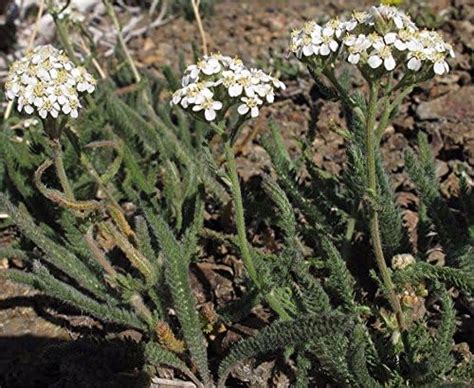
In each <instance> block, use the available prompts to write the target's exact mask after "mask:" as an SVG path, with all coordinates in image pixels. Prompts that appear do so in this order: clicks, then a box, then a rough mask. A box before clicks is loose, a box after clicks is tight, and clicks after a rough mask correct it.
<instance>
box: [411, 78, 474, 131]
mask: <svg viewBox="0 0 474 388" xmlns="http://www.w3.org/2000/svg"><path fill="white" fill-rule="evenodd" d="M473 106H474V86H473V85H470V86H464V87H462V88H461V89H459V90H457V91H455V92H451V93H448V94H446V95H444V96H442V97H439V98H436V99H434V100H430V101H426V102H422V103H421V104H420V105H419V106H418V108H417V109H416V114H417V116H418V118H419V119H420V120H449V121H454V122H465V123H468V122H469V121H470V122H473V121H474V111H473V109H472V107H473Z"/></svg>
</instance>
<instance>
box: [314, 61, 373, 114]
mask: <svg viewBox="0 0 474 388" xmlns="http://www.w3.org/2000/svg"><path fill="white" fill-rule="evenodd" d="M323 74H324V75H325V76H326V77H327V79H328V80H329V81H331V83H332V85H333V86H334V87H335V88H336V90H337V93H338V94H339V96H340V98H341V99H342V100H343V101H344V103H345V104H346V105H348V106H349V107H351V108H352V109H353V111H354V113H355V115H356V116H357V118H358V119H359V120H360V121H362V122H363V121H364V119H365V117H364V113H363V112H362V110H361V109H360V108H359V107H358V106H357V104H356V103H355V101H354V100H353V99H352V98H351V97H350V96H349V95H348V94H347V92H346V90H345V89H344V88H343V86H342V85H341V83H340V82H339V80H338V79H337V77H336V74H334V70H333V69H325V70H324V71H323Z"/></svg>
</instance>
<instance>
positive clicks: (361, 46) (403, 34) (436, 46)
mask: <svg viewBox="0 0 474 388" xmlns="http://www.w3.org/2000/svg"><path fill="white" fill-rule="evenodd" d="M290 51H291V52H292V53H294V54H295V55H296V57H298V58H299V59H301V60H302V61H303V62H306V63H308V64H309V65H310V66H319V67H322V68H324V67H325V66H326V65H327V64H329V63H330V64H331V66H332V65H333V64H334V63H335V62H336V61H337V60H338V59H343V60H346V61H347V62H349V63H350V64H352V65H356V66H357V67H359V68H360V69H361V70H362V71H363V72H364V73H365V74H372V73H374V70H375V73H374V76H383V75H384V74H387V73H391V72H393V71H394V70H396V69H400V70H402V71H404V72H415V73H416V72H419V71H423V72H426V74H429V72H432V74H438V75H442V74H446V73H448V72H449V64H448V62H447V58H448V57H454V52H453V49H452V47H451V46H450V45H449V44H447V43H446V42H444V40H443V39H442V38H441V36H440V35H439V34H438V33H436V32H434V31H428V30H419V29H418V27H417V26H416V25H415V23H413V21H412V20H411V19H410V17H409V16H408V15H406V14H405V13H404V12H402V11H400V10H398V9H397V8H395V7H389V6H385V5H380V6H378V7H371V8H370V9H369V11H368V12H354V13H353V14H352V17H351V19H349V20H347V21H340V20H339V19H331V20H330V21H329V22H327V23H326V24H324V25H319V24H317V23H315V22H307V23H305V24H304V25H303V27H302V28H301V29H300V30H295V31H293V32H292V34H291V42H290ZM424 74H425V73H424Z"/></svg>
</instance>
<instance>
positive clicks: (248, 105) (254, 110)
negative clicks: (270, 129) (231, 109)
mask: <svg viewBox="0 0 474 388" xmlns="http://www.w3.org/2000/svg"><path fill="white" fill-rule="evenodd" d="M241 100H242V102H243V104H241V105H239V107H238V108H237V112H239V114H240V115H242V116H243V115H246V114H247V113H249V112H250V116H251V117H252V118H255V117H257V116H258V115H259V113H260V112H259V106H260V105H262V103H263V101H262V100H260V99H259V98H258V97H242V98H241Z"/></svg>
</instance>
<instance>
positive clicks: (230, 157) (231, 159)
mask: <svg viewBox="0 0 474 388" xmlns="http://www.w3.org/2000/svg"><path fill="white" fill-rule="evenodd" d="M224 153H225V159H226V166H227V170H228V172H229V178H230V184H231V190H232V198H233V199H234V209H235V210H234V211H235V223H236V227H237V235H238V241H239V247H240V253H241V255H242V260H243V262H244V265H245V268H246V269H247V272H248V274H249V277H250V279H251V280H252V282H253V283H254V284H255V285H256V286H257V288H258V289H260V290H261V288H262V284H261V282H260V279H259V278H258V275H257V271H256V269H255V264H254V262H253V259H252V255H251V253H250V248H249V243H248V241H247V235H246V226H245V217H244V206H243V202H242V192H241V190H240V183H239V176H238V174H237V165H236V162H235V155H234V150H233V148H232V144H231V141H230V140H226V141H225V143H224ZM265 299H266V300H267V302H268V304H269V305H270V307H271V308H272V310H273V311H275V312H276V313H277V314H278V315H279V316H280V318H281V319H284V320H288V319H290V316H289V315H288V313H287V312H286V310H285V309H284V308H283V306H282V305H281V303H280V302H279V301H278V299H277V298H276V297H275V296H274V295H273V294H272V293H271V292H270V293H267V294H266V295H265Z"/></svg>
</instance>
